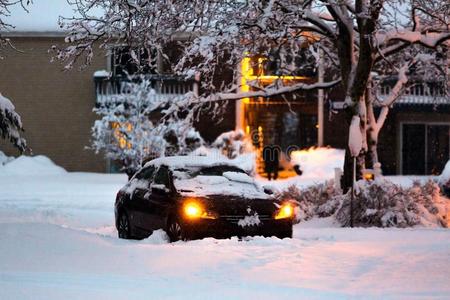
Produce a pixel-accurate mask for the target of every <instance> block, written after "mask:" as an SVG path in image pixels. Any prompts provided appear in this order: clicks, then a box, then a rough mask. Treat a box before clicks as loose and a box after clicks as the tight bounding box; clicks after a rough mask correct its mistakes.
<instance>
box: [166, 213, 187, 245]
mask: <svg viewBox="0 0 450 300" xmlns="http://www.w3.org/2000/svg"><path fill="white" fill-rule="evenodd" d="M167 235H168V236H169V239H170V242H176V241H184V240H186V239H187V238H186V234H185V232H184V230H183V227H182V226H181V223H180V221H178V218H176V217H171V218H170V219H169V222H168V224H167Z"/></svg>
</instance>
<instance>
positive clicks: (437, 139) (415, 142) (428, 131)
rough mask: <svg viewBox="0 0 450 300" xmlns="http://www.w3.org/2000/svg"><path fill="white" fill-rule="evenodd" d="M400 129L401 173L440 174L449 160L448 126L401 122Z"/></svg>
mask: <svg viewBox="0 0 450 300" xmlns="http://www.w3.org/2000/svg"><path fill="white" fill-rule="evenodd" d="M402 131H403V135H402V138H403V142H402V174H404V175H439V174H441V172H442V170H443V169H444V166H445V164H446V163H447V161H448V160H449V154H450V126H449V125H446V124H432V123H431V124H403V126H402Z"/></svg>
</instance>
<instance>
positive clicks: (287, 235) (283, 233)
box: [276, 229, 292, 239]
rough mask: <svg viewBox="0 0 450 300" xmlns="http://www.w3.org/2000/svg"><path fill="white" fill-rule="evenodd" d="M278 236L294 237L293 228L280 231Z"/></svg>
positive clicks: (283, 237) (282, 237)
mask: <svg viewBox="0 0 450 300" xmlns="http://www.w3.org/2000/svg"><path fill="white" fill-rule="evenodd" d="M276 237H277V238H279V239H285V238H290V239H291V238H292V229H291V230H286V231H282V232H280V233H278V234H277V235H276Z"/></svg>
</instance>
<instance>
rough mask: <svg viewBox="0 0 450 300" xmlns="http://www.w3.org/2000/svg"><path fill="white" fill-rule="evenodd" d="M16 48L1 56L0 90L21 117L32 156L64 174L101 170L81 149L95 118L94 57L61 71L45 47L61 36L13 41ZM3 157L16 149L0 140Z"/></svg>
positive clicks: (99, 60)
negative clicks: (83, 64)
mask: <svg viewBox="0 0 450 300" xmlns="http://www.w3.org/2000/svg"><path fill="white" fill-rule="evenodd" d="M12 41H13V43H14V45H15V47H16V48H17V49H19V50H21V51H22V52H17V51H13V50H11V49H9V50H6V51H5V52H4V56H5V59H4V60H1V61H0V92H1V93H2V94H3V95H4V96H6V97H8V98H10V99H11V100H12V101H13V103H14V105H15V106H16V111H17V112H18V113H19V114H20V115H21V117H22V121H23V124H24V127H25V130H26V132H25V134H24V136H25V138H26V139H27V142H28V144H29V146H30V147H31V149H32V151H33V154H34V155H38V154H42V155H46V156H48V157H50V158H51V159H52V160H53V161H54V162H55V163H56V164H58V165H60V166H62V167H64V168H65V169H67V170H69V171H95V172H104V171H105V170H106V162H105V160H104V159H103V156H101V155H95V154H94V153H93V152H92V151H91V150H86V149H85V147H86V146H89V144H90V137H91V132H90V130H91V126H92V124H93V122H94V120H95V114H94V113H92V108H93V107H94V104H95V92H94V82H93V72H94V71H95V70H98V69H105V68H106V57H105V56H104V54H102V53H99V54H98V56H97V57H95V59H94V62H93V65H92V66H90V67H88V68H86V69H84V70H83V71H79V69H78V68H76V69H73V70H71V71H68V72H64V71H62V65H60V64H58V63H50V58H51V56H50V54H49V53H48V49H49V48H50V47H51V46H52V45H54V44H56V43H59V42H62V39H61V38H55V37H53V38H44V37H42V38H39V37H21V38H12ZM0 150H1V151H3V152H6V154H7V155H17V154H18V153H17V151H16V150H15V149H13V148H12V147H11V146H10V145H8V144H7V143H6V142H5V141H3V140H0Z"/></svg>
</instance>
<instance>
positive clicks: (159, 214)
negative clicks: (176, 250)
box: [145, 166, 172, 230]
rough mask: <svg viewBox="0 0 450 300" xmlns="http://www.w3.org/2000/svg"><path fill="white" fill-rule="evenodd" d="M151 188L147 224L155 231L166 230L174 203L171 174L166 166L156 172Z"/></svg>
mask: <svg viewBox="0 0 450 300" xmlns="http://www.w3.org/2000/svg"><path fill="white" fill-rule="evenodd" d="M150 187H151V193H150V195H149V197H148V198H147V199H146V206H147V210H146V212H148V214H147V215H146V216H145V217H146V219H147V223H149V224H152V225H151V226H152V228H153V230H155V229H160V228H164V227H165V221H166V216H167V213H168V210H169V209H170V207H171V203H172V202H171V200H170V199H171V195H172V184H171V174H170V171H169V169H168V168H167V167H166V166H161V167H160V168H159V169H158V170H157V171H156V173H155V176H154V178H153V182H152V184H151V185H150Z"/></svg>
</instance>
